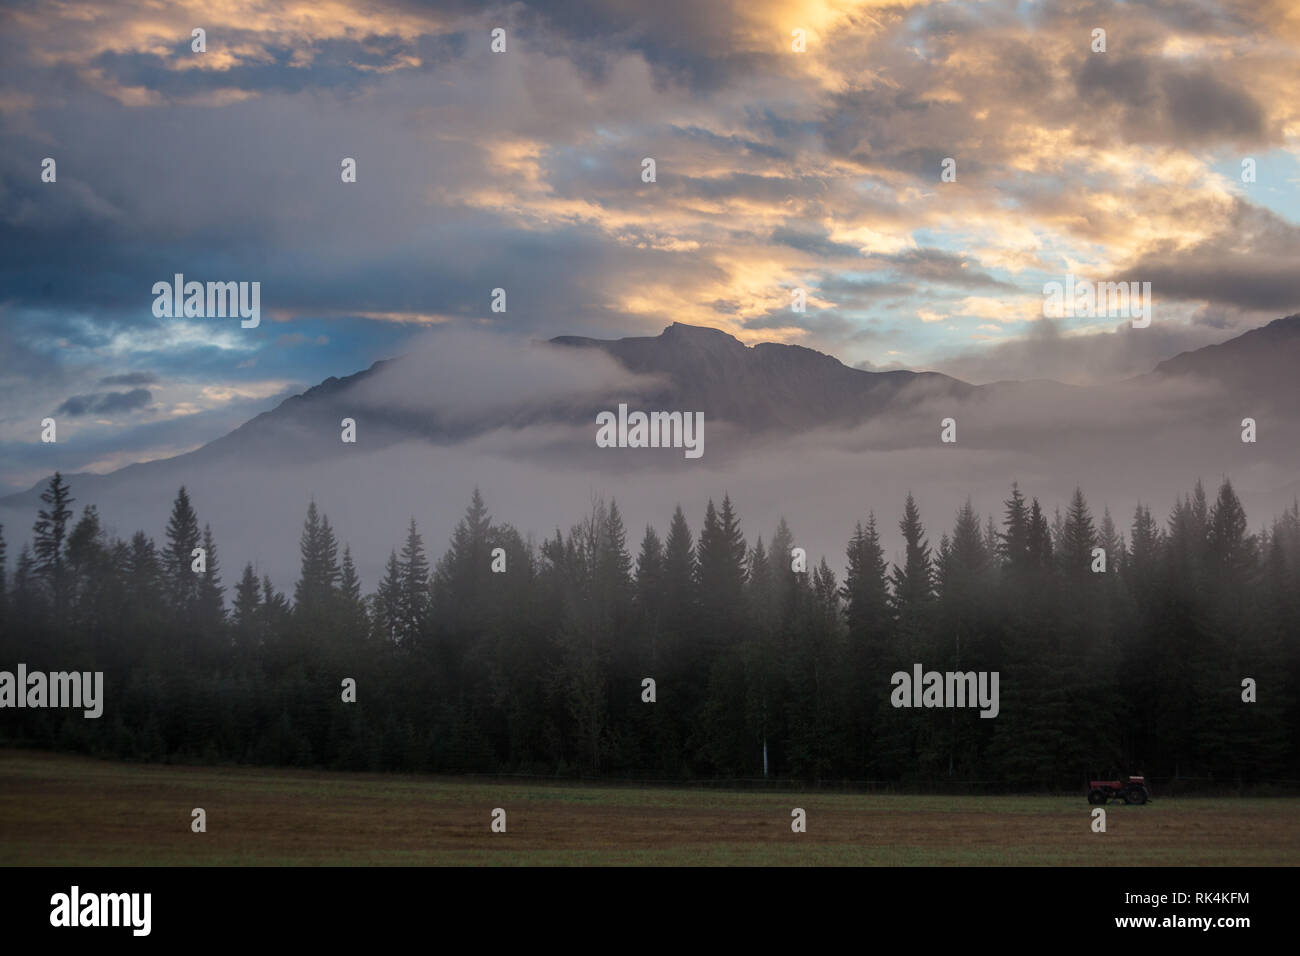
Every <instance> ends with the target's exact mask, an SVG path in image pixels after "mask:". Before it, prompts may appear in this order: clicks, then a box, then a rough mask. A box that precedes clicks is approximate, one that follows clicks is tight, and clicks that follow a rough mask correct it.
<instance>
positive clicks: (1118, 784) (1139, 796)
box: [1088, 776, 1151, 806]
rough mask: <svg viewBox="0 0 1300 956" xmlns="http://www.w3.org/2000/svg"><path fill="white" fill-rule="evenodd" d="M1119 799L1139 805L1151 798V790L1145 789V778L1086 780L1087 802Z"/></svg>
mask: <svg viewBox="0 0 1300 956" xmlns="http://www.w3.org/2000/svg"><path fill="white" fill-rule="evenodd" d="M1116 798H1118V799H1121V800H1123V801H1124V802H1125V803H1134V804H1137V805H1139V806H1141V805H1142V804H1144V803H1146V802H1147V801H1148V800H1150V799H1151V791H1150V790H1148V789H1147V778H1146V777H1142V776H1137V777H1129V778H1128V781H1127V782H1124V781H1122V780H1089V781H1088V802H1089V803H1093V804H1102V803H1106V802H1108V801H1110V800H1114V799H1116Z"/></svg>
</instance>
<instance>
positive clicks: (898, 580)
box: [890, 492, 934, 618]
mask: <svg viewBox="0 0 1300 956" xmlns="http://www.w3.org/2000/svg"><path fill="white" fill-rule="evenodd" d="M898 528H899V530H900V531H901V532H902V533H903V540H904V542H905V543H906V550H905V553H904V558H903V565H902V567H899V566H898V565H897V564H895V565H894V570H893V572H892V573H891V575H890V583H891V584H892V585H893V591H894V593H893V596H892V597H893V606H894V614H895V615H896V616H897V617H899V618H910V617H912V616H913V615H915V614H916V613H917V612H918V611H919V610H920V609H921V608H923V607H924V606H925V605H926V604H928V603H929V601H930V599H931V597H932V596H933V594H934V568H933V565H932V564H931V561H930V544H929V542H928V541H927V540H926V537H925V526H924V525H922V524H921V512H920V510H919V509H918V508H917V507H916V500H915V499H914V498H913V497H912V493H911V492H908V494H907V502H906V503H905V504H904V505H903V519H902V520H901V521H900V522H899V523H898Z"/></svg>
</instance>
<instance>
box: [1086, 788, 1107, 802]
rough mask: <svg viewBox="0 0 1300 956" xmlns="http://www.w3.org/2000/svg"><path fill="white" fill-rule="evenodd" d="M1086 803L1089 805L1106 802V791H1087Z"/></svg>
mask: <svg viewBox="0 0 1300 956" xmlns="http://www.w3.org/2000/svg"><path fill="white" fill-rule="evenodd" d="M1088 802H1089V803H1092V804H1098V803H1105V802H1106V791H1104V790H1092V791H1089V793H1088Z"/></svg>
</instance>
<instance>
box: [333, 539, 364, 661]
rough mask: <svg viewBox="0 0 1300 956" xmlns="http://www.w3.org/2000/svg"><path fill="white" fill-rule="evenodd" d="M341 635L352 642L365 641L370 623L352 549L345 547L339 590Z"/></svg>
mask: <svg viewBox="0 0 1300 956" xmlns="http://www.w3.org/2000/svg"><path fill="white" fill-rule="evenodd" d="M338 603H339V618H340V626H341V633H342V634H343V635H344V637H345V638H347V639H348V640H351V641H358V640H364V639H365V637H366V631H367V627H368V622H367V620H366V605H365V601H364V600H363V599H362V597H361V581H360V579H359V578H358V577H357V568H356V565H355V564H354V563H353V561H352V549H351V548H350V547H349V546H347V545H344V546H343V567H342V569H341V571H340V572H339V588H338Z"/></svg>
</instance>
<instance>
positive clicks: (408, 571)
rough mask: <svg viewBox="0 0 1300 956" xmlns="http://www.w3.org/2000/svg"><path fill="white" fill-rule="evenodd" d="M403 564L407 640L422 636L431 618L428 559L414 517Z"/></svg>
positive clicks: (402, 602) (403, 634) (404, 636)
mask: <svg viewBox="0 0 1300 956" xmlns="http://www.w3.org/2000/svg"><path fill="white" fill-rule="evenodd" d="M400 566H401V574H402V584H401V591H400V592H399V600H400V607H401V641H402V642H403V643H405V642H410V641H418V640H420V638H421V637H422V636H423V635H424V631H425V627H426V626H427V625H428V622H429V561H428V559H427V558H426V557H425V555H424V539H423V538H421V537H420V533H419V531H418V530H416V527H415V518H414V517H412V518H411V524H410V526H409V527H408V528H407V531H406V544H404V545H403V546H402V557H401V563H400Z"/></svg>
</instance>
